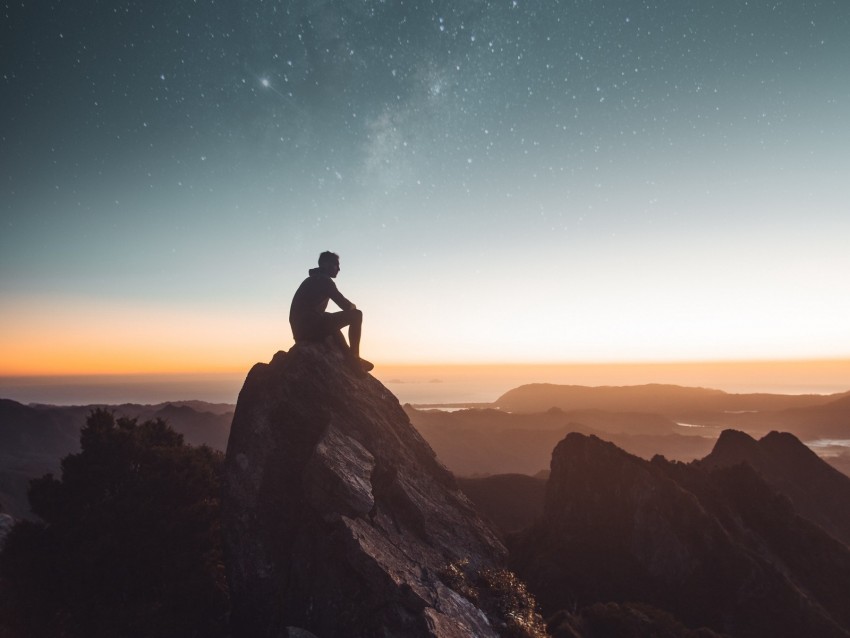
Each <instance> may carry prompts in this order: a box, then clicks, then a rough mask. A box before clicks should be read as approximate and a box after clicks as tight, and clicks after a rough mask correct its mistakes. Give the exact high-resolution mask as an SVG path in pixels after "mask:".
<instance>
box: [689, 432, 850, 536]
mask: <svg viewBox="0 0 850 638" xmlns="http://www.w3.org/2000/svg"><path fill="white" fill-rule="evenodd" d="M739 463H747V464H749V465H751V466H752V467H753V469H755V470H756V471H757V472H758V473H759V474H760V475H761V476H762V478H764V480H765V481H767V483H768V484H769V485H770V486H771V487H772V488H773V489H775V490H776V491H778V492H779V493H781V494H783V495H784V496H787V497H788V498H789V499H790V501H791V502H792V503H793V505H794V509H796V510H797V512H798V513H799V514H800V515H801V516H804V517H806V518H808V519H809V520H810V521H812V522H814V523H817V524H818V525H820V526H821V527H823V529H825V530H826V531H827V532H829V533H830V534H832V535H833V536H834V537H835V538H837V539H838V540H840V541H842V542H843V543H845V544H846V545H850V478H848V477H847V476H845V475H844V474H842V473H841V472H839V471H838V470H836V469H835V468H834V467H832V466H831V465H829V464H828V463H827V462H826V461H824V460H823V459H821V458H820V457H819V456H818V455H817V454H815V453H814V452H812V451H811V450H810V449H809V448H808V447H806V446H805V445H804V444H803V443H802V442H801V441H800V440H799V439H798V438H797V437H795V436H794V435H793V434H789V433H787V432H771V433H770V434H768V435H766V436H764V437H763V438H761V439H759V440H758V441H756V440H755V439H754V438H752V437H751V436H750V435H749V434H745V433H744V432H737V431H735V430H724V431H723V432H722V433H721V435H720V438H718V439H717V443H716V444H715V446H714V450H713V451H712V452H711V454H709V455H708V456H707V457H705V458H704V459H703V460H702V461H700V465H701V466H702V467H705V468H722V467H731V466H734V465H737V464H739Z"/></svg>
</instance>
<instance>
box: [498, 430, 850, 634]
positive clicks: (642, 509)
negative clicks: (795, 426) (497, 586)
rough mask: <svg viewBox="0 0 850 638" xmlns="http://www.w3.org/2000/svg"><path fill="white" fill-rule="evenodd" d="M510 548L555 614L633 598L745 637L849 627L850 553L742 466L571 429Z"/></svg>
mask: <svg viewBox="0 0 850 638" xmlns="http://www.w3.org/2000/svg"><path fill="white" fill-rule="evenodd" d="M511 552H512V559H511V560H512V564H513V567H514V568H515V569H516V571H517V573H518V574H519V575H520V576H521V577H523V578H524V579H525V581H526V582H527V583H528V586H529V588H530V589H531V590H532V592H533V593H534V594H535V595H536V596H537V598H538V600H539V601H540V602H541V604H542V606H543V610H544V612H545V613H547V614H551V613H554V612H556V611H557V610H559V609H568V610H571V609H575V608H584V607H587V606H589V605H593V604H597V603H617V604H624V603H631V602H637V603H642V604H646V605H650V606H652V607H654V608H657V609H660V610H664V611H667V612H669V613H671V614H673V616H675V618H677V619H678V620H679V621H681V622H683V623H684V624H685V625H686V626H687V627H691V628H698V627H707V628H709V629H711V630H714V631H716V632H720V633H723V634H727V635H729V636H735V637H737V638H744V637H752V638H761V637H763V636H772V637H774V638H778V637H780V636H785V637H788V638H792V637H796V636H803V635H811V636H815V635H816V636H821V637H826V636H832V637H838V636H842V637H848V636H850V612H848V609H850V605H848V603H850V595H848V593H847V592H850V552H848V551H847V548H846V546H844V545H842V544H841V543H840V542H838V541H837V540H835V539H834V538H832V537H831V536H830V535H828V534H827V533H825V532H824V531H823V530H822V529H820V528H819V527H817V526H816V525H814V524H812V523H810V522H809V521H807V520H805V519H803V518H801V517H800V516H798V515H797V514H796V513H795V512H794V510H793V508H792V507H791V505H790V502H789V501H787V499H785V498H783V497H781V496H780V495H778V494H777V493H776V492H774V491H773V490H772V489H771V488H770V487H769V486H768V485H767V484H766V483H765V482H764V481H763V480H762V479H761V478H760V476H759V475H758V474H757V473H756V472H755V471H754V470H752V469H751V468H750V467H749V466H747V465H737V466H735V467H732V468H726V469H717V470H714V471H710V472H709V471H706V470H704V469H702V468H700V467H699V466H698V465H696V464H692V465H685V464H682V463H670V462H668V461H666V460H664V459H663V458H656V459H654V460H653V461H651V462H650V461H645V460H642V459H640V458H637V457H634V456H632V455H630V454H627V453H626V452H624V451H622V450H620V449H619V448H617V447H616V446H614V445H613V444H611V443H607V442H604V441H601V440H600V439H598V438H596V437H593V436H590V437H588V436H584V435H581V434H576V433H573V434H569V435H567V437H566V438H565V439H564V440H563V441H561V442H560V443H559V444H558V446H557V447H556V448H555V450H554V452H553V455H552V471H551V475H550V478H549V482H548V485H547V490H546V496H545V503H544V512H543V517H542V519H541V520H540V522H539V523H538V524H536V525H535V526H533V527H532V528H531V529H530V530H528V531H527V532H525V533H523V534H521V535H518V536H517V537H515V538H514V539H513V540H512V542H511Z"/></svg>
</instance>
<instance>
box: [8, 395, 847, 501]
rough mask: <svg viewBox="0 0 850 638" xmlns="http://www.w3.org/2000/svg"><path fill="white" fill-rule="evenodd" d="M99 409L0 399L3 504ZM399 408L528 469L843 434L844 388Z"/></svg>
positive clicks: (489, 468)
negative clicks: (566, 448)
mask: <svg viewBox="0 0 850 638" xmlns="http://www.w3.org/2000/svg"><path fill="white" fill-rule="evenodd" d="M95 407H102V406H95V405H86V406H50V405H38V404H31V405H22V404H20V403H17V402H15V401H11V400H8V399H0V506H2V508H4V509H5V511H7V512H8V513H10V514H12V515H13V516H16V517H20V516H24V515H26V513H27V512H28V511H29V508H28V505H27V502H26V489H27V485H28V482H29V480H30V479H31V478H34V477H36V476H41V475H42V474H45V473H47V472H54V473H56V472H58V471H59V469H60V468H59V459H60V458H62V457H63V456H65V455H66V454H69V453H72V452H76V451H77V450H78V437H79V430H80V428H81V427H82V425H83V424H84V422H85V418H86V416H87V415H88V413H89V412H90V411H91V410H92V409H93V408H95ZM108 407H109V409H112V410H114V411H115V413H116V414H119V415H125V416H129V417H138V418H139V419H140V420H146V419H154V418H163V419H165V420H167V421H168V422H169V423H170V424H171V426H172V427H174V429H175V430H177V431H178V432H180V433H182V434H183V435H184V437H185V439H186V441H187V442H188V443H191V444H193V445H200V444H206V445H209V446H210V447H213V448H215V449H218V450H222V451H223V450H224V449H225V447H226V445H227V437H228V434H229V431H230V424H231V421H232V418H233V410H234V407H235V406H233V405H229V404H219V403H216V404H214V403H206V402H203V401H179V402H169V403H160V404H155V405H139V404H123V405H113V406H108ZM405 411H406V412H407V415H408V417H409V418H410V420H411V422H412V423H413V425H414V426H415V427H416V428H417V429H418V430H419V432H420V433H421V434H422V435H423V437H425V439H426V440H427V441H428V442H429V444H430V445H431V446H432V447H433V448H434V450H435V451H436V452H437V455H438V456H439V458H440V460H441V461H442V462H443V463H445V464H446V466H447V467H448V468H449V469H450V470H452V472H454V473H455V474H456V475H458V476H484V475H493V474H504V473H521V474H527V475H535V474H537V473H539V472H541V471H543V470H545V469H546V468H547V467H548V466H549V460H550V457H551V452H552V449H553V447H554V446H555V444H556V443H557V442H558V441H560V440H561V439H562V438H563V437H564V436H565V435H566V434H567V433H569V432H580V433H583V434H586V435H596V436H598V437H600V438H602V439H605V440H608V441H611V442H613V443H615V444H616V445H617V446H619V447H621V448H622V449H624V450H626V451H628V452H630V453H632V454H636V455H638V456H640V457H642V458H645V459H650V458H652V457H653V456H654V455H656V454H661V455H663V456H665V457H666V458H668V459H674V460H679V461H691V460H695V459H701V458H704V457H706V456H707V455H708V454H709V452H710V451H711V450H712V448H713V446H714V443H715V441H716V440H717V437H718V435H719V434H720V431H721V430H722V429H726V428H734V429H737V430H742V431H745V432H747V433H749V434H750V435H752V436H756V437H761V436H764V435H765V434H767V433H768V432H769V431H771V430H780V431H785V432H791V433H793V434H795V435H796V436H798V437H799V438H800V439H802V440H803V441H806V442H811V441H816V440H818V439H823V440H838V442H839V443H841V442H843V441H847V440H850V393H842V394H834V395H828V396H822V395H775V394H728V393H726V392H722V391H720V390H709V389H704V388H686V387H680V386H670V385H644V386H625V387H584V386H559V385H551V384H532V385H526V386H521V387H519V388H516V389H514V390H511V391H509V392H507V393H505V394H504V395H502V396H501V397H500V398H499V399H497V400H496V401H495V402H494V403H493V404H492V405H491V406H490V407H487V406H482V407H479V408H477V409H467V410H458V411H454V412H446V411H440V410H423V409H416V408H414V407H412V406H405ZM682 424H687V425H682ZM833 442H834V441H833ZM827 443H828V441H826V442H825V443H824V445H826V444H827ZM819 451H820V452H821V453H822V454H823V455H824V458H826V459H827V460H828V461H829V462H830V463H831V464H832V465H833V466H834V467H836V468H838V469H839V470H841V471H843V472H845V473H846V474H850V448H848V447H846V446H845V445H833V446H832V447H830V448H821V449H819ZM827 453H828V454H827Z"/></svg>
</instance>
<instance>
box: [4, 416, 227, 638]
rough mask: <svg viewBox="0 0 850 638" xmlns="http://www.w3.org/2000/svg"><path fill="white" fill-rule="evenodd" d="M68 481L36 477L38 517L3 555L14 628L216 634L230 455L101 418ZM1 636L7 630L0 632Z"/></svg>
mask: <svg viewBox="0 0 850 638" xmlns="http://www.w3.org/2000/svg"><path fill="white" fill-rule="evenodd" d="M80 442H81V448H82V451H81V452H80V453H79V454H71V455H69V456H67V457H65V458H64V459H63V460H62V478H61V480H57V479H55V478H54V477H53V476H52V475H50V474H48V475H46V476H44V477H42V478H40V479H36V480H34V481H32V483H31V485H30V492H29V498H30V504H31V507H32V511H33V512H34V513H35V514H36V515H37V516H39V517H40V518H41V521H38V522H33V521H24V522H21V523H18V524H17V525H16V526H15V527H14V528H13V530H12V532H11V533H10V534H9V536H8V538H7V541H6V545H5V547H4V549H3V553H2V554H0V576H1V577H2V578H3V580H4V581H5V582H4V583H3V590H4V594H5V597H6V601H5V603H4V606H5V607H6V609H5V610H4V611H5V614H4V615H5V616H6V617H7V618H6V624H7V625H8V631H11V632H13V635H14V634H20V635H26V636H36V637H40V636H60V635H63V636H87V637H96V636H110V637H114V636H128V637H136V636H138V637H143V636H157V637H169V636H181V637H187V636H217V635H223V634H224V627H225V620H226V619H225V616H226V613H227V590H226V584H225V579H224V569H223V565H222V560H221V545H220V532H219V485H220V468H221V461H222V458H221V454H220V453H218V452H215V451H213V450H211V449H209V448H207V447H198V448H193V447H189V446H187V445H185V444H184V443H183V437H182V435H180V434H178V433H176V432H175V431H174V430H172V429H171V428H170V427H169V426H168V425H167V424H166V423H165V422H164V421H162V420H161V419H157V420H155V421H146V422H144V423H141V424H139V423H137V420H136V419H128V418H123V417H122V418H117V419H116V418H115V417H114V415H113V414H112V413H111V412H107V411H105V410H102V409H98V410H95V411H93V412H92V413H91V414H90V415H89V417H88V420H87V424H86V426H85V427H84V428H83V429H82V431H81V434H80ZM0 633H2V631H0Z"/></svg>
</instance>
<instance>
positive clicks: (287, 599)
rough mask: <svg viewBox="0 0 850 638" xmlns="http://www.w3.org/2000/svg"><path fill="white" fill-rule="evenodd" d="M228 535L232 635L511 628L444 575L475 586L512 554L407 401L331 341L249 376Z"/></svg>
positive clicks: (236, 434)
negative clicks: (439, 456) (462, 577)
mask: <svg viewBox="0 0 850 638" xmlns="http://www.w3.org/2000/svg"><path fill="white" fill-rule="evenodd" d="M223 533H224V542H225V548H226V561H227V571H228V577H229V581H230V592H231V598H232V605H233V612H232V618H233V633H234V635H235V636H246V637H247V636H250V637H251V638H261V637H265V636H274V637H275V638H277V637H278V636H280V635H281V633H282V632H283V631H284V628H286V627H300V628H303V629H306V630H309V631H311V632H313V633H314V634H316V635H317V636H319V637H320V638H333V637H335V636H340V637H341V636H345V637H347V638H355V637H358V636H382V637H390V636H398V637H402V636H403V637H405V638H415V637H417V636H441V637H453V636H457V637H460V636H464V637H467V636H481V637H486V636H496V635H498V629H499V625H500V623H501V622H502V619H500V618H499V616H498V614H495V613H492V612H485V611H484V610H483V609H482V608H481V607H482V606H481V605H479V606H476V605H475V604H473V603H472V602H470V600H469V598H468V597H465V596H464V595H461V594H460V593H458V592H457V591H454V590H453V589H452V588H451V587H450V586H449V584H447V583H451V579H448V578H446V573H447V572H446V570H447V569H449V568H450V569H451V570H453V571H452V573H453V574H454V580H455V581H456V580H457V574H458V572H457V569H458V568H459V566H460V568H461V569H463V570H465V573H466V574H468V575H469V577H470V578H472V577H473V576H472V575H473V574H476V573H482V572H485V571H487V570H491V569H493V568H496V567H498V565H499V564H500V563H501V562H502V561H503V559H504V555H505V549H504V547H503V546H502V545H501V543H500V542H499V541H498V540H497V538H496V536H495V534H494V533H493V531H492V530H491V529H490V528H489V526H488V525H487V524H486V523H484V522H483V521H482V520H481V519H480V518H479V517H478V515H477V514H476V513H475V511H474V509H473V507H472V506H471V504H470V502H469V500H468V499H467V498H466V497H465V496H464V495H463V493H462V492H460V491H459V490H458V488H457V485H456V484H455V481H454V478H453V476H452V475H451V474H450V473H449V472H448V471H447V470H446V469H445V468H444V467H443V466H442V465H441V464H440V463H439V462H438V461H437V460H436V458H435V455H434V453H433V451H432V450H431V448H430V447H429V446H428V444H427V443H426V442H425V441H424V439H422V437H421V436H420V435H419V434H418V433H417V432H416V430H415V429H414V428H413V427H412V426H411V425H410V422H409V420H408V418H407V416H406V415H405V413H404V411H403V410H402V408H401V406H400V405H399V403H398V401H397V399H396V398H395V397H394V396H393V395H392V394H391V393H390V392H389V391H388V390H387V389H386V388H385V387H384V386H383V385H381V383H380V382H378V381H377V380H376V379H374V378H372V377H371V376H369V375H366V374H363V373H359V372H354V371H351V370H350V369H349V368H348V367H347V366H346V364H345V362H344V361H343V359H342V356H341V354H340V353H339V352H338V351H337V350H336V349H335V348H334V347H333V346H332V344H330V343H320V344H299V345H296V346H295V347H293V348H292V349H291V350H290V351H289V352H279V353H277V354H276V355H275V356H274V358H273V359H272V361H271V363H269V364H257V365H255V366H254V367H253V369H252V370H251V371H250V373H249V374H248V377H247V379H246V381H245V385H244V386H243V388H242V391H241V392H240V394H239V402H238V404H237V407H236V412H235V415H234V419H233V427H232V430H231V434H230V440H229V442H228V448H227V456H226V461H225V493H224V499H223ZM450 566H451V567H450ZM473 598H474V596H473Z"/></svg>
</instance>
